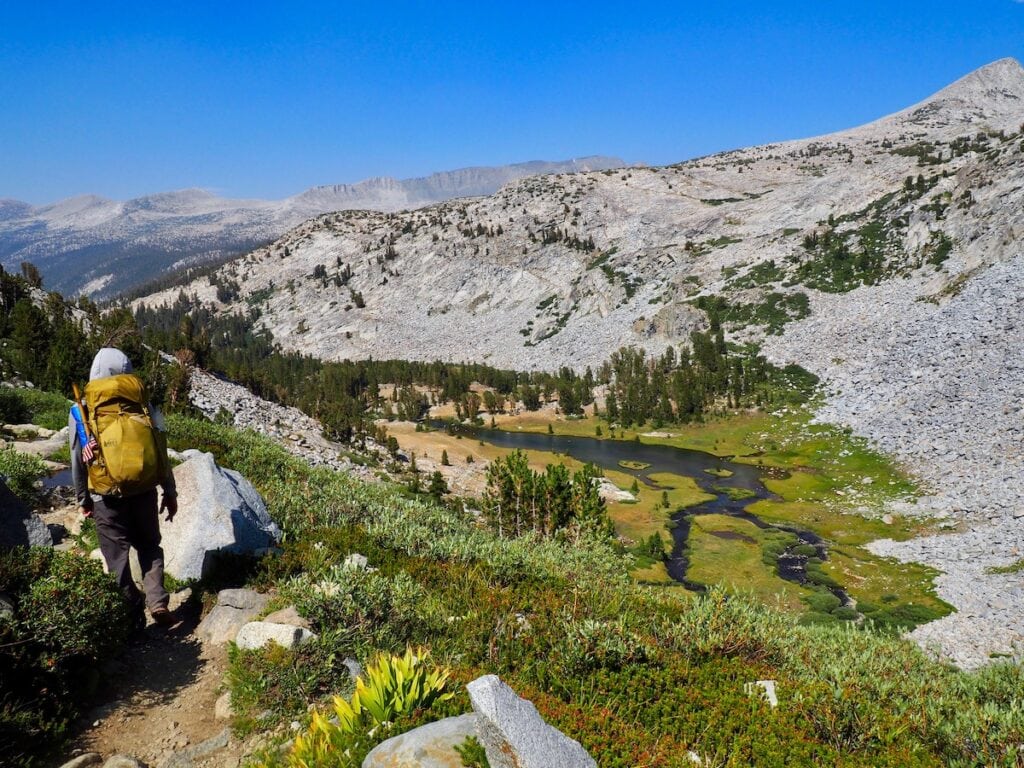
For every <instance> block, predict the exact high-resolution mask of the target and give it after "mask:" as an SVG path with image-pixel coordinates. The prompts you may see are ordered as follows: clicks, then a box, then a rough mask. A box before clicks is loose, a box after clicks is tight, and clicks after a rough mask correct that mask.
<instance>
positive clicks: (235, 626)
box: [195, 589, 270, 645]
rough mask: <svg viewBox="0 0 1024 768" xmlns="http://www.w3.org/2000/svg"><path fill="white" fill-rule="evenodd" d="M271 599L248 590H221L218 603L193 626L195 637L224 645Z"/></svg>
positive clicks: (213, 643) (218, 594)
mask: <svg viewBox="0 0 1024 768" xmlns="http://www.w3.org/2000/svg"><path fill="white" fill-rule="evenodd" d="M269 600H270V598H269V597H268V596H267V595H264V594H261V593H259V592H255V591H253V590H251V589H222V590H221V591H220V592H218V593H217V604H216V605H215V606H214V607H213V608H212V609H211V611H210V612H209V613H208V614H206V616H205V617H204V618H203V620H202V621H201V622H200V623H199V626H197V627H196V632H195V634H196V637H198V638H199V639H200V640H202V641H203V642H204V643H210V644H212V645H225V644H227V643H230V642H231V641H232V640H234V639H235V638H236V637H237V636H238V631H239V630H240V629H241V628H242V627H244V626H245V625H246V624H248V623H249V622H250V621H252V620H253V619H255V618H256V617H257V616H258V615H259V614H260V613H261V612H262V611H263V609H264V608H266V606H267V602H268V601H269Z"/></svg>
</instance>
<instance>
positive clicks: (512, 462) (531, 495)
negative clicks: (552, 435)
mask: <svg viewBox="0 0 1024 768" xmlns="http://www.w3.org/2000/svg"><path fill="white" fill-rule="evenodd" d="M599 477H601V472H600V470H598V469H597V468H596V467H594V466H593V465H592V464H587V465H586V466H585V467H583V469H581V470H579V471H578V472H576V473H574V474H572V475H570V474H569V470H568V469H566V468H565V467H564V466H563V465H561V464H549V465H548V466H547V468H546V470H545V471H544V472H534V471H533V470H532V469H530V466H529V463H528V462H527V458H526V454H525V453H523V452H522V451H514V452H512V453H511V454H509V455H508V456H506V457H505V458H503V459H495V460H494V461H492V462H491V463H490V465H489V466H488V467H487V489H486V490H485V491H484V495H483V498H482V502H483V512H484V517H485V519H486V520H487V523H488V525H490V527H491V528H492V529H493V530H494V531H495V533H497V534H498V536H500V537H502V538H514V537H517V536H522V535H524V534H526V533H531V532H532V533H535V534H537V535H539V536H552V535H554V534H555V533H556V532H557V531H561V530H565V529H571V528H575V529H576V530H577V531H581V532H582V531H594V532H597V533H599V534H601V535H604V536H610V535H611V534H612V531H613V529H612V525H611V522H610V521H609V519H608V514H607V510H606V509H605V503H604V500H603V499H602V498H601V496H600V494H599V493H598V485H597V482H596V481H597V479H598V478H599Z"/></svg>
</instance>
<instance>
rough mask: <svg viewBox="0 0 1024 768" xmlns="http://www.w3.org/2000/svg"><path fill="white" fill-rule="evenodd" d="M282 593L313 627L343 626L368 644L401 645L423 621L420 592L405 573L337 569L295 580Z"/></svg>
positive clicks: (354, 636) (357, 638) (342, 567)
mask: <svg viewBox="0 0 1024 768" xmlns="http://www.w3.org/2000/svg"><path fill="white" fill-rule="evenodd" d="M284 594H285V596H286V597H287V598H288V599H290V600H292V601H293V602H294V603H295V605H296V607H297V608H298V609H299V612H300V613H301V614H302V615H303V616H306V617H307V618H309V620H310V621H311V622H312V623H313V625H314V627H316V628H317V629H319V630H323V629H332V628H344V629H345V630H346V631H347V632H348V633H350V634H351V635H352V636H353V638H355V639H356V640H357V641H360V642H363V643H366V644H367V645H368V646H369V645H370V644H375V645H376V647H389V646H390V645H393V644H398V645H404V644H405V642H406V640H407V639H409V638H411V636H412V633H413V630H414V629H415V628H416V627H417V625H418V624H420V622H421V620H422V619H421V616H420V606H421V605H422V603H423V602H424V593H423V589H422V587H420V586H419V584H417V583H416V582H415V581H414V580H413V579H412V578H411V577H410V576H409V575H408V574H407V573H404V572H399V573H397V574H395V575H394V576H393V577H389V576H385V575H383V574H382V573H379V572H376V571H372V570H368V569H364V568H357V567H354V566H337V565H336V566H334V567H332V568H331V569H330V570H328V571H327V573H325V574H324V575H323V576H322V577H318V576H316V575H314V574H304V575H302V576H300V577H298V578H296V579H294V580H293V581H292V582H290V583H289V584H288V585H287V586H286V587H285V588H284Z"/></svg>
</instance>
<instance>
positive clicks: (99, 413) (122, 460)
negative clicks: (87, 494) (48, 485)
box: [85, 373, 170, 496]
mask: <svg viewBox="0 0 1024 768" xmlns="http://www.w3.org/2000/svg"><path fill="white" fill-rule="evenodd" d="M85 420H86V423H87V424H88V425H89V432H90V434H92V435H93V437H95V438H96V442H97V443H98V444H99V450H98V452H97V454H98V455H97V457H96V458H95V459H94V460H93V461H92V462H91V463H90V464H89V465H88V467H89V489H90V490H91V491H93V493H98V494H100V495H101V496H134V495H136V494H139V493H144V492H146V491H149V490H152V489H153V488H155V487H156V486H157V485H158V484H159V483H160V482H161V481H163V480H164V479H165V478H166V477H167V475H168V474H169V473H170V465H169V463H168V461H167V438H166V437H165V436H164V434H163V432H161V431H160V430H159V429H157V428H156V424H154V423H153V416H152V413H151V411H150V406H149V397H148V396H147V394H146V389H145V387H144V386H143V384H142V381H141V380H140V379H139V377H138V376H135V375H133V374H130V373H124V374H121V375H119V376H108V377H106V378H103V379H94V380H93V381H90V382H89V383H88V384H87V385H86V387H85Z"/></svg>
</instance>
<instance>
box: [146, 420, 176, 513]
mask: <svg viewBox="0 0 1024 768" xmlns="http://www.w3.org/2000/svg"><path fill="white" fill-rule="evenodd" d="M149 412H150V414H152V417H153V426H154V427H156V428H157V429H158V430H160V431H161V432H163V433H164V434H165V435H166V434H167V425H166V424H165V423H164V415H163V414H162V413H161V412H160V409H159V408H157V407H156V406H155V405H153V404H152V403H150V404H149ZM160 487H161V488H162V489H163V492H164V498H165V499H167V500H168V501H170V500H171V499H175V500H176V499H177V498H178V489H177V487H176V486H175V484H174V472H172V471H171V462H170V460H169V459H168V460H167V477H165V478H164V479H163V480H162V481H161V483H160Z"/></svg>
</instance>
